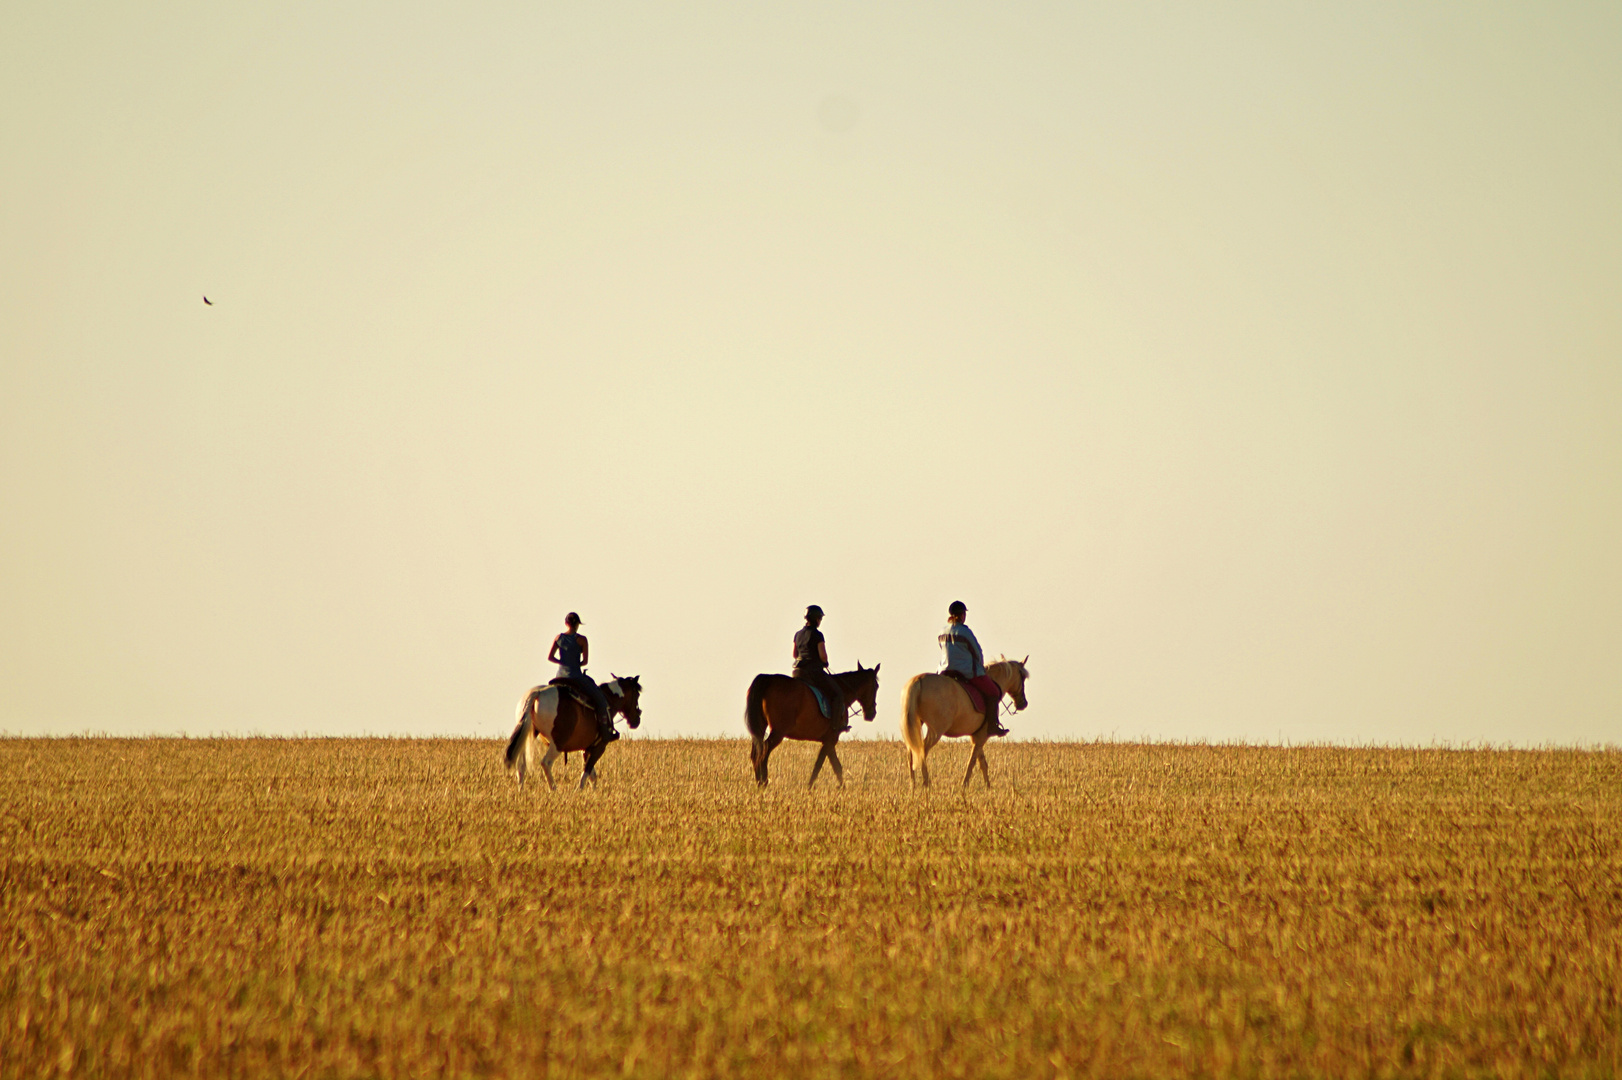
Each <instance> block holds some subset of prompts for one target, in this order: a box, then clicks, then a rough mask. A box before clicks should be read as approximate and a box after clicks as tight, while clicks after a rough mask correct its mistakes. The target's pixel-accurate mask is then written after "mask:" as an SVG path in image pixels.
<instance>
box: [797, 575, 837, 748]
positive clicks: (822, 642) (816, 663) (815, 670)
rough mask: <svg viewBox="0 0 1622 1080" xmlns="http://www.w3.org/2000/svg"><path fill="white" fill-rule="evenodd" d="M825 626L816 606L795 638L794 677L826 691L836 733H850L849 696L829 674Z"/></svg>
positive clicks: (825, 695)
mask: <svg viewBox="0 0 1622 1080" xmlns="http://www.w3.org/2000/svg"><path fill="white" fill-rule="evenodd" d="M821 625H822V609H821V608H820V607H818V606H817V605H815V604H812V605H811V606H810V607H808V608H806V609H805V625H804V626H803V627H801V628H800V631H799V632H798V633H797V634H795V635H794V668H793V670H792V672H791V674H792V675H793V676H794V677H795V678H796V679H799V680H800V681H801V682H804V683H809V684H810V685H812V686H815V687H816V688H817V689H818V690H821V691H822V694H823V696H824V697H825V698H827V699H828V713H829V716H830V719H831V722H832V724H833V728H834V730H835V731H849V730H850V724H849V723H847V722H846V719H845V715H846V710H847V708H848V706H846V704H845V692H844V691H843V690H841V689H840V688H839V684H838V683H837V682H835V681H834V679H833V676H831V675H829V674H828V643H827V641H826V639H824V638H823V636H822V631H821V630H819V629H817V627H819V626H821Z"/></svg>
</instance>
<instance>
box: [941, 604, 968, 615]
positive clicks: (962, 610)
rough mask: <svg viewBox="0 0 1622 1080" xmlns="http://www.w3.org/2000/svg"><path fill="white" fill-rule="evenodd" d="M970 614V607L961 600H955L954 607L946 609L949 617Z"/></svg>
mask: <svg viewBox="0 0 1622 1080" xmlns="http://www.w3.org/2000/svg"><path fill="white" fill-rule="evenodd" d="M968 613H969V609H968V606H967V605H965V604H964V603H963V601H961V600H953V601H952V606H951V607H949V608H947V609H946V614H948V615H967V614H968Z"/></svg>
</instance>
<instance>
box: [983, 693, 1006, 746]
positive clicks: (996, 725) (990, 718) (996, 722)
mask: <svg viewBox="0 0 1622 1080" xmlns="http://www.w3.org/2000/svg"><path fill="white" fill-rule="evenodd" d="M997 705H998V702H995V701H987V702H986V737H987V738H992V739H995V738H1000V737H1001V736H1003V735H1006V734H1008V729H1007V728H1005V727H1003V726H1002V721H1001V720H1000V719H998V716H997V713H998V709H997Z"/></svg>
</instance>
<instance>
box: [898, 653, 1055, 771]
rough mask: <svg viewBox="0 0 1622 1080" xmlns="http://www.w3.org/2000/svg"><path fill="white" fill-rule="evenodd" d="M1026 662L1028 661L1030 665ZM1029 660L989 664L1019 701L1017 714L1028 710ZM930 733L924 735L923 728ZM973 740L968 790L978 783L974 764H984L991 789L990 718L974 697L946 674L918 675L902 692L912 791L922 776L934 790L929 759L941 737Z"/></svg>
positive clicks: (995, 677)
mask: <svg viewBox="0 0 1622 1080" xmlns="http://www.w3.org/2000/svg"><path fill="white" fill-rule="evenodd" d="M1029 659H1030V657H1028V656H1027V657H1026V658H1025V660H1029ZM1025 660H998V661H997V662H996V663H994V664H987V665H986V674H987V675H990V676H991V678H992V679H993V680H994V681H995V682H996V684H997V685H998V686H1000V687H1002V691H1003V693H1005V694H1007V695H1008V696H1009V697H1011V698H1013V699H1014V708H1015V709H1016V710H1018V709H1023V708H1024V707H1025V680H1026V679H1029V678H1030V677H1031V673H1030V672H1029V671H1026V670H1025ZM926 727H927V728H928V729H929V734H928V735H925V734H924V728H926ZM960 735H968V736H971V737H972V738H973V739H974V753H972V754H970V755H969V771H968V772H966V773H964V774H963V786H964V787H968V786H969V781H970V780H972V779H974V763H975V762H976V761H978V762H979V763H980V775H981V776H983V777H985V781H986V787H990V786H991V774H990V773H989V772H987V771H986V740H987V739H989V738H991V735H990V733H989V732H988V731H987V730H986V717H985V714H984V713H982V712H979V711H978V710H976V709H975V707H974V702H972V701H970V700H969V692H968V691H967V690H965V689H963V687H962V686H960V685H959V684H958V682H957V680H955V679H952V678H949V677H947V676H945V675H914V676H913V677H912V679H911V680H909V681H908V683H907V688H906V689H905V690H903V691H902V692H901V737H902V738H903V739H905V740H906V741H907V750H908V751H909V753H908V755H907V767H908V769H909V770H910V771H911V773H912V778H913V786H915V787H916V786H917V784H918V775H919V774H920V773H921V774H923V781H924V786H925V787H928V786H929V765H928V764H927V763H926V762H925V759H926V758H927V757H928V756H929V752H930V750H932V749H934V747H935V744H936V743H938V742H940V740H941V737H942V736H945V737H946V738H956V737H958V736H960Z"/></svg>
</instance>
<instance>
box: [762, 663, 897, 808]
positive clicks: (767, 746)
mask: <svg viewBox="0 0 1622 1080" xmlns="http://www.w3.org/2000/svg"><path fill="white" fill-rule="evenodd" d="M880 666H881V665H879V664H874V665H873V666H872V667H870V668H864V667H863V666H862V662H861V661H860V660H858V661H856V670H855V671H846V672H841V673H840V674H838V675H834V676H833V679H834V681H835V682H837V683H838V684H839V688H840V689H841V690H843V691H844V692H845V700H846V701H857V702H860V703H861V706H862V719H864V720H871V719H873V717H875V716H877V715H878V712H879V706H878V696H879V668H880ZM830 674H832V673H831V672H830ZM743 719H744V723H746V724H748V725H749V734H750V735H752V736H753V737H754V744H753V745H752V746H751V747H750V748H749V764H751V765H753V766H754V767H755V783H757V784H759V785H760V786H761V787H765V786H766V760H767V759H768V758H770V757H771V756H772V751H773V750H776V749H777V744H778V743H780V742H782V741H783V740H784V739H804V740H806V741H808V742H819V743H821V744H822V753H820V754H818V755H817V763H816V764H815V765H813V766H811V783H810V784H808V785H806V786H807V788H810V787H811V786H813V785H815V784H816V782H817V774H818V773H820V772H822V763H823V762H824V761H826V762H828V763H829V764H830V765H832V766H833V767H834V779H836V780H838V781H839V786H840V787H844V786H845V767H844V766H843V765H841V764H840V763H839V754H838V752H837V751H835V750H834V746H835V744H837V743H838V742H839V735H840V732H841V731H842V730H843V728H844V726H845V725H844V719H845V718H844V717H840V718H839V719H838V720H833V721H830V720H829V719H828V718H827V717H826V716H823V715H822V710H821V709H819V708H817V699H816V697H815V695H813V694H812V693H811V688H810V687H809V686H807V685H805V683H803V682H801V681H800V680H799V679H793V678H790V677H789V676H787V675H756V676H755V681H754V682H752V683H750V684H749V696H748V697H747V698H746V699H745V700H744V706H743ZM768 728H770V729H771V733H770V734H769V735H768V734H767V729H768Z"/></svg>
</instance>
